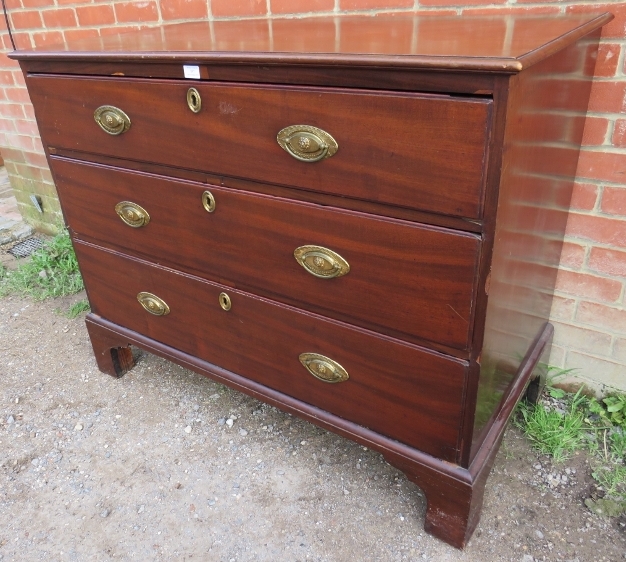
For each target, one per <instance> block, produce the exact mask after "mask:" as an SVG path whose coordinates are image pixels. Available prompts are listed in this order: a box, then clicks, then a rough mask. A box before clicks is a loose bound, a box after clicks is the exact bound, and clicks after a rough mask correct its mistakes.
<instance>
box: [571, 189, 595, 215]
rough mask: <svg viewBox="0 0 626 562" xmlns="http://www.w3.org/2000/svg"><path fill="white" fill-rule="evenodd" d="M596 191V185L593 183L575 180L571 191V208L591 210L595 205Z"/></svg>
mask: <svg viewBox="0 0 626 562" xmlns="http://www.w3.org/2000/svg"><path fill="white" fill-rule="evenodd" d="M598 191H599V188H598V186H597V185H595V184H593V183H580V182H576V183H575V184H574V190H573V192H572V202H571V208H572V209H580V210H581V211H591V210H592V209H593V208H594V207H595V206H596V201H597V199H598Z"/></svg>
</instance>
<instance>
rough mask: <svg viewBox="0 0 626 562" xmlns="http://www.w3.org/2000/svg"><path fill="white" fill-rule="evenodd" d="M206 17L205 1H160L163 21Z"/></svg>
mask: <svg viewBox="0 0 626 562" xmlns="http://www.w3.org/2000/svg"><path fill="white" fill-rule="evenodd" d="M264 1H265V0H264ZM211 5H212V4H211ZM263 13H265V12H263ZM208 15H209V10H208V5H207V1H206V0H161V16H162V17H163V19H164V20H176V19H194V18H203V19H204V18H208ZM213 15H215V14H213Z"/></svg>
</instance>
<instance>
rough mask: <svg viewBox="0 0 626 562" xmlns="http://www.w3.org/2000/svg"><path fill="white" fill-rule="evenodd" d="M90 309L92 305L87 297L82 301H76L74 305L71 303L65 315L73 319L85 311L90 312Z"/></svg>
mask: <svg viewBox="0 0 626 562" xmlns="http://www.w3.org/2000/svg"><path fill="white" fill-rule="evenodd" d="M89 310H91V307H90V306H89V301H87V299H83V300H82V301H78V302H75V303H74V304H73V305H71V306H70V308H69V310H68V311H67V312H66V314H65V316H67V317H68V318H70V319H73V318H76V317H77V316H78V315H79V314H82V313H83V312H89Z"/></svg>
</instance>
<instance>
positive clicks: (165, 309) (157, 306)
mask: <svg viewBox="0 0 626 562" xmlns="http://www.w3.org/2000/svg"><path fill="white" fill-rule="evenodd" d="M137 300H138V301H139V304H141V306H143V307H144V308H145V309H146V310H147V311H148V312H149V313H150V314H154V315H155V316H167V315H168V314H169V313H170V307H169V306H167V303H166V302H165V301H164V300H163V299H160V298H159V297H157V296H156V295H153V294H152V293H145V292H143V291H142V292H141V293H139V294H138V295H137Z"/></svg>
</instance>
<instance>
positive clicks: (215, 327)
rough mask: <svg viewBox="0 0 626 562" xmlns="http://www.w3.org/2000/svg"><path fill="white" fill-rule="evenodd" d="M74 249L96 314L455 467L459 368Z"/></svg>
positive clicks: (258, 301) (212, 287) (318, 320)
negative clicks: (322, 365)
mask: <svg viewBox="0 0 626 562" xmlns="http://www.w3.org/2000/svg"><path fill="white" fill-rule="evenodd" d="M75 246H76V250H77V254H78V258H79V263H80V268H81V271H82V273H83V276H84V278H85V284H86V287H87V291H88V295H89V300H90V302H91V306H92V311H93V312H94V313H95V314H98V315H100V316H102V317H104V318H106V319H107V320H110V321H112V322H114V323H117V324H119V325H122V326H125V327H127V328H129V329H131V330H134V331H137V332H139V333H141V334H144V335H146V336H148V337H150V338H152V339H154V340H157V341H160V342H163V343H165V344H167V345H170V346H172V347H174V348H176V349H179V350H181V351H184V352H186V353H189V354H192V355H194V356H196V357H200V358H201V359H204V360H206V361H209V362H211V363H213V364H215V365H218V366H220V367H222V368H225V369H227V370H230V371H232V372H235V373H237V374H239V375H242V376H244V377H246V378H248V379H251V380H254V381H257V382H259V383H261V384H264V385H266V386H268V387H271V388H273V389H276V390H279V391H281V392H284V393H285V394H288V395H290V396H293V397H295V398H298V399H300V400H303V401H305V402H307V403H309V404H313V405H315V406H318V407H320V408H323V409H325V410H327V411H330V412H332V413H334V414H337V415H339V416H340V417H343V418H346V419H349V420H351V421H354V422H356V423H358V424H361V425H363V426H365V427H368V428H370V429H373V430H375V431H377V432H379V433H382V434H384V435H387V436H389V437H392V438H394V439H398V440H400V441H401V442H403V443H406V444H407V445H410V446H413V447H416V448H418V449H421V450H422V451H425V452H426V453H429V454H432V455H435V456H437V457H439V458H443V459H446V460H449V461H451V462H454V461H455V460H456V449H457V441H458V435H459V425H460V423H461V410H462V406H461V404H462V398H463V387H464V384H465V377H466V372H467V367H466V364H465V363H464V362H462V361H459V360H453V359H450V358H447V357H444V356H442V355H438V354H434V353H431V352H427V351H426V350H423V349H421V348H419V347H416V346H412V345H408V344H403V343H402V342H400V341H398V340H392V339H389V338H384V337H380V336H377V335H376V334H373V333H371V332H366V331H363V330H358V329H355V328H352V327H350V326H348V325H346V324H342V323H338V322H334V321H330V320H326V319H324V318H322V317H320V316H316V315H311V314H307V313H304V312H301V311H298V310H297V309H294V308H291V307H286V306H283V305H280V304H277V303H274V302H272V301H269V300H266V299H262V298H259V297H255V296H253V295H250V294H247V293H243V292H240V291H237V290H234V289H231V288H229V287H225V286H221V285H218V284H214V283H210V282H206V281H203V280H201V279H199V278H195V277H190V276H187V275H183V274H180V273H178V272H176V271H173V270H169V269H164V268H161V267H158V266H153V265H149V264H148V263H147V262H140V261H137V260H133V259H129V258H127V257H124V256H122V255H119V254H114V253H112V252H109V251H104V250H102V249H98V248H96V247H94V246H91V245H88V244H84V243H81V242H76V243H75ZM140 292H149V293H153V294H154V295H156V296H157V297H159V298H160V299H162V300H163V301H164V302H165V303H166V304H167V306H168V308H169V314H167V315H165V316H155V315H154V314H152V313H149V312H147V311H146V310H144V308H143V307H142V305H141V304H140V303H139V302H138V299H137V295H138V294H139V293H140ZM222 292H225V293H227V294H228V296H229V297H230V300H231V308H230V310H228V311H225V310H223V309H222V308H221V305H220V303H219V300H220V299H219V297H220V293H222ZM303 353H315V354H320V355H322V356H324V357H326V358H330V359H331V360H332V361H335V362H336V363H338V364H339V365H340V366H341V367H343V369H345V371H346V372H347V374H348V377H349V378H348V379H347V380H345V381H343V382H337V383H334V384H331V383H328V382H324V381H322V380H319V379H318V378H316V377H314V376H313V375H312V374H310V373H309V371H308V370H307V369H306V368H305V367H304V366H303V364H302V363H301V361H300V355H301V354H303ZM318 365H319V364H318ZM318 372H319V368H318ZM326 372H328V371H326Z"/></svg>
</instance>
